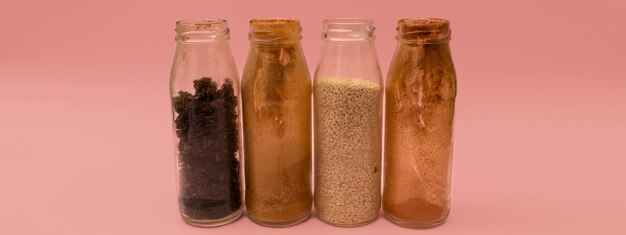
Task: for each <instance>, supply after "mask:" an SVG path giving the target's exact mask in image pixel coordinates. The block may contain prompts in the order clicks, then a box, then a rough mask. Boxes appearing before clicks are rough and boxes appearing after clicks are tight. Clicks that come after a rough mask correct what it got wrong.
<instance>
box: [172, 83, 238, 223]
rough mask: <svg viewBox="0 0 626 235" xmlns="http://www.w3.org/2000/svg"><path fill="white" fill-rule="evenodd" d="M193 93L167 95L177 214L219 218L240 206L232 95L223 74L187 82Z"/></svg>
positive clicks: (235, 123) (234, 103)
mask: <svg viewBox="0 0 626 235" xmlns="http://www.w3.org/2000/svg"><path fill="white" fill-rule="evenodd" d="M193 84H194V89H195V94H193V95H192V94H191V93H189V92H185V91H179V92H178V96H176V97H174V98H173V99H172V104H173V107H174V111H175V112H176V113H177V114H178V116H177V117H176V121H175V122H176V135H177V136H178V138H179V146H178V150H179V155H178V156H179V165H178V167H179V174H180V179H179V182H180V184H181V185H180V190H181V191H180V194H179V195H180V196H179V199H178V200H179V203H180V208H181V213H183V214H185V215H186V216H187V217H189V218H191V219H197V220H206V219H220V218H223V217H225V216H228V215H230V214H232V213H233V212H235V211H237V210H239V209H240V208H241V205H242V201H241V187H240V182H239V160H238V159H237V153H238V150H239V144H238V143H239V139H238V135H237V132H238V127H237V126H238V123H237V111H236V108H237V97H236V96H235V91H234V89H233V82H232V80H230V79H226V81H225V83H224V84H223V85H222V87H220V88H219V89H218V87H217V84H216V83H215V82H213V81H212V80H211V78H207V77H204V78H201V79H198V80H195V81H194V82H193Z"/></svg>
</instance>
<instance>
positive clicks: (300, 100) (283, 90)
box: [242, 19, 312, 227]
mask: <svg viewBox="0 0 626 235" xmlns="http://www.w3.org/2000/svg"><path fill="white" fill-rule="evenodd" d="M300 32H301V28H300V22H299V21H298V20H295V19H254V20H252V21H250V34H249V35H250V51H249V54H248V59H247V62H246V65H245V68H244V72H243V85H242V98H243V121H244V127H245V128H244V144H245V158H244V160H245V177H246V194H245V195H246V209H247V212H248V216H249V217H250V218H251V219H252V220H253V221H254V222H256V223H259V224H261V225H265V226H270V227H285V226H290V225H294V224H297V223H299V222H302V221H303V220H305V219H306V218H307V217H308V216H309V213H310V211H311V204H312V192H311V79H310V75H309V70H308V68H307V64H306V61H305V59H304V54H303V52H302V47H301V45H300V39H301V33H300Z"/></svg>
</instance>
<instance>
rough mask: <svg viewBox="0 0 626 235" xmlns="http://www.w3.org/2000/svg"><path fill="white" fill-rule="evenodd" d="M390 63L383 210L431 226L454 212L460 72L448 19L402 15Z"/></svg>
mask: <svg viewBox="0 0 626 235" xmlns="http://www.w3.org/2000/svg"><path fill="white" fill-rule="evenodd" d="M397 30H398V36H397V39H398V44H397V47H396V51H395V55H394V57H393V59H392V62H391V67H390V68H389V74H388V78H387V91H386V110H385V141H386V142H385V171H384V172H385V177H384V189H383V210H384V212H385V216H386V217H387V218H388V219H389V220H391V221H392V222H394V223H396V224H398V225H401V226H405V227H411V228H428V227H434V226H437V225H440V224H442V223H444V222H445V220H446V218H447V216H448V213H449V211H450V185H451V172H452V156H453V150H454V141H453V119H454V101H455V97H456V74H455V71H454V65H453V64H452V58H451V55H450V46H449V41H450V29H449V22H448V21H447V20H444V19H434V18H426V19H422V18H420V19H402V20H400V21H399V22H398V28H397Z"/></svg>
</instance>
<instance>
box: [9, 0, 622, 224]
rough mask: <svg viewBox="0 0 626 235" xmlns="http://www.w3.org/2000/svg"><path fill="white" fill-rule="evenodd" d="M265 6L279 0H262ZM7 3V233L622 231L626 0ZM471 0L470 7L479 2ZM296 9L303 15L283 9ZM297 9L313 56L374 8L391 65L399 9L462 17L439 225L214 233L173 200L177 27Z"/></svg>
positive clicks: (243, 46) (242, 27) (238, 40)
mask: <svg viewBox="0 0 626 235" xmlns="http://www.w3.org/2000/svg"><path fill="white" fill-rule="evenodd" d="M258 2H265V1H258ZM360 2H361V3H351V4H348V3H344V2H343V1H310V2H307V3H297V2H296V1H275V3H244V2H243V1H235V0H230V1H228V3H226V1H222V2H216V1H190V2H182V1H171V2H167V1H152V2H148V1H143V2H139V1H118V2H117V3H114V2H112V1H67V0H59V1H39V2H37V1H23V0H20V1H18V0H3V1H2V2H1V3H0V22H2V29H1V33H0V108H1V111H0V112H1V115H0V190H1V191H0V234H3V235H4V234H7V235H10V234H64V235H72V234H242V232H248V233H250V232H254V234H330V233H334V234H339V233H341V234H366V233H369V234H379V233H385V234H403V233H404V234H417V233H420V234H625V233H626V229H624V226H623V224H624V220H625V219H626V212H625V211H626V200H625V199H624V198H626V188H625V186H624V185H625V183H624V179H625V178H626V173H625V170H624V169H623V168H624V165H625V163H626V151H625V150H624V146H623V145H625V144H626V141H625V140H626V138H625V137H624V133H625V132H626V121H625V120H626V105H625V104H624V102H625V101H626V70H624V61H625V60H624V55H625V54H626V47H625V46H624V42H626V34H625V33H624V22H626V16H625V15H624V10H625V9H626V2H624V1H623V0H614V1H608V0H597V1H590V2H586V1H585V2H583V1H550V2H548V1H539V0H537V1H495V0H494V1H459V2H457V3H455V2H453V1H406V3H400V2H396V1H389V0H388V1H369V2H368V3H364V2H365V1H360ZM470 2H471V3H470ZM287 9H290V10H287ZM270 16H274V17H297V18H299V19H301V20H302V24H303V27H304V33H303V34H304V41H303V46H304V48H305V52H306V55H307V59H308V62H309V64H310V67H311V68H314V65H315V63H316V62H317V59H318V54H319V50H320V46H321V41H320V38H319V36H320V31H321V26H322V24H321V22H322V20H323V19H324V18H328V17H340V16H357V17H372V18H373V19H374V20H375V22H376V25H377V33H376V34H377V36H378V38H377V47H378V51H379V59H380V63H381V66H382V69H383V73H386V71H387V67H388V65H389V63H390V61H389V60H390V57H391V55H392V53H393V49H394V46H395V43H396V42H395V39H394V37H395V24H396V20H397V19H398V18H402V17H415V16H436V17H442V18H448V19H450V20H451V22H452V28H453V39H452V44H451V45H452V52H453V57H454V60H455V64H456V68H457V73H458V79H459V88H458V90H459V95H458V101H457V102H458V103H457V104H458V108H457V118H456V156H455V166H454V183H453V191H454V193H453V202H452V211H451V214H450V217H449V219H448V222H447V223H446V224H444V225H443V226H440V227H437V228H434V229H430V230H425V231H413V230H408V229H404V228H400V227H397V226H395V225H392V224H391V223H390V222H388V221H387V220H385V219H384V218H382V217H381V218H379V219H378V220H377V221H375V222H374V223H373V224H370V225H367V226H364V227H359V228H353V229H340V228H335V227H331V226H329V225H326V224H324V223H322V222H321V221H319V220H318V219H316V218H311V219H309V220H308V221H306V222H305V223H303V224H301V225H298V226H295V227H291V228H287V229H270V228H264V227H261V226H258V225H256V224H254V223H252V222H251V221H250V220H249V219H248V218H246V217H245V216H244V217H242V218H241V219H240V220H238V221H237V222H235V223H234V224H230V225H227V226H224V227H220V228H215V229H200V228H195V227H191V226H187V225H185V224H184V223H183V222H182V221H181V220H180V219H179V217H178V215H177V211H176V203H175V202H176V199H175V186H174V168H173V167H174V166H173V165H174V156H173V154H172V152H173V150H172V148H173V146H172V133H171V120H170V119H171V114H170V107H169V97H168V90H167V89H168V88H167V86H168V79H169V70H170V66H171V61H172V59H173V55H174V47H175V42H174V22H175V21H176V20H178V19H183V18H196V17H218V18H225V19H227V20H229V24H230V26H231V32H232V41H231V45H232V49H233V53H234V55H235V58H236V61H237V63H238V67H239V69H240V70H241V69H242V68H243V62H244V59H245V53H246V51H247V49H248V44H247V37H246V33H247V22H248V20H249V19H250V18H254V17H270Z"/></svg>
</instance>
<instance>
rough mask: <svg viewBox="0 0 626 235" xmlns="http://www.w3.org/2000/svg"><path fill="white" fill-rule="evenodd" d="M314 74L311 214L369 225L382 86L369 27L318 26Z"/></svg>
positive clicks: (374, 208) (346, 21) (365, 22)
mask: <svg viewBox="0 0 626 235" xmlns="http://www.w3.org/2000/svg"><path fill="white" fill-rule="evenodd" d="M322 38H323V39H324V43H323V47H322V53H321V59H320V61H319V63H318V65H317V69H316V72H315V80H314V84H313V87H314V88H313V89H314V94H313V97H314V106H313V107H314V115H315V118H314V119H315V126H314V127H315V191H314V192H315V210H316V213H317V215H318V217H319V218H320V219H321V220H323V221H324V222H326V223H329V224H331V225H335V226H342V227H353V226H359V225H364V224H367V223H370V222H372V221H374V220H375V219H376V218H377V217H378V212H379V211H380V198H381V189H380V187H381V186H380V184H381V182H380V181H381V179H380V177H381V155H382V153H381V144H382V139H381V135H382V133H381V132H382V131H381V116H382V95H383V82H382V75H381V72H380V68H379V66H378V59H377V56H376V49H375V47H374V22H373V21H372V20H369V19H350V18H343V19H341V18H340V19H329V20H325V21H324V32H323V37H322Z"/></svg>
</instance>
